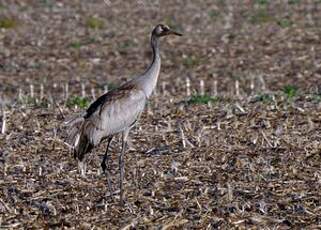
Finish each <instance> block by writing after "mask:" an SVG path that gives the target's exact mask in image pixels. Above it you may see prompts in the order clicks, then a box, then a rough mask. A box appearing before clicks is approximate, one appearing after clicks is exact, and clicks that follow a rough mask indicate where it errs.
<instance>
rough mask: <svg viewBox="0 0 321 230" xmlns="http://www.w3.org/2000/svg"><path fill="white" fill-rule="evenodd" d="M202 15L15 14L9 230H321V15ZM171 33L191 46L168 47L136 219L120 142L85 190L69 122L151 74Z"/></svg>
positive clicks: (266, 6) (0, 32) (304, 7)
mask: <svg viewBox="0 0 321 230" xmlns="http://www.w3.org/2000/svg"><path fill="white" fill-rule="evenodd" d="M199 2H201V3H199ZM199 2H198V1H192V0H186V1H177V0H175V1H150V0H143V1H138V0H137V1H131V3H124V2H123V1H119V0H105V1H104V0H93V1H80V0H78V1H77V0H73V1H53V0H41V1H39V0H37V1H36V0H27V1H18V0H15V1H13V0H12V1H9V0H7V1H1V0H0V81H1V83H0V102H1V105H2V106H1V108H2V113H1V119H0V121H1V123H0V125H1V126H3V120H6V130H5V133H4V134H0V188H1V189H0V228H30V229H32V228H36V229H38V228H46V229H48V228H75V229H76V228H77V229H79V228H82V229H96V228H109V229H112V228H124V229H136V228H141V229H148V228H155V229H159V228H160V229H186V228H187V229H190V228H192V229H194V228H196V229H216V228H221V229H236V228H240V229H260V228H264V227H267V228H274V227H275V228H278V229H292V228H308V229H316V228H320V226H321V203H320V201H321V192H320V186H321V168H320V165H321V144H320V141H321V133H320V130H321V129H320V128H321V87H320V85H321V69H320V68H321V43H320V36H321V27H320V26H321V14H320V12H321V2H320V1H318V0H314V1H313V0H306V1H300V0H289V1H268V0H256V1H254V0H247V1H221V0H216V1H210V0H204V1H199ZM158 23H166V24H168V25H170V26H171V27H173V28H175V29H176V30H178V31H181V32H183V33H184V36H183V37H181V38H178V37H171V38H166V39H163V41H162V44H161V46H162V47H161V50H162V70H161V76H160V80H159V82H158V88H157V92H156V93H155V95H154V96H153V97H152V99H151V100H150V103H149V104H148V105H147V109H146V111H145V112H144V114H143V116H142V119H141V120H140V122H139V124H138V126H137V127H136V128H135V129H133V130H132V131H131V135H130V138H131V140H130V144H129V145H130V150H129V151H128V152H127V153H126V156H125V162H126V182H125V197H126V204H125V206H123V207H122V206H120V205H119V197H118V196H117V195H118V194H116V195H114V196H109V194H108V190H107V187H106V177H105V176H104V175H102V174H101V170H100V162H101V159H102V155H103V153H104V148H105V145H106V144H105V143H103V144H101V145H100V147H99V148H97V149H95V151H94V152H93V153H92V154H90V155H89V156H88V159H87V161H88V166H87V177H86V178H82V177H81V176H80V175H79V173H78V170H77V163H76V161H75V160H74V159H73V157H72V154H71V153H70V151H69V149H68V147H67V146H66V145H65V144H64V132H65V130H64V127H62V125H61V124H62V122H63V120H64V119H65V118H66V117H69V116H71V115H72V114H74V113H76V112H79V111H81V109H79V106H80V107H81V106H83V104H82V103H84V104H86V102H87V100H89V101H91V100H93V97H97V96H98V94H101V93H102V92H103V90H104V86H105V85H108V87H109V88H111V87H115V86H117V85H119V84H121V83H123V82H124V81H126V80H128V79H131V78H132V77H133V76H134V75H135V74H139V73H141V72H142V71H143V70H144V68H146V66H147V65H148V64H149V62H150V57H151V51H150V47H149V33H150V31H151V29H152V28H153V26H154V25H156V24H158ZM187 78H188V79H190V81H191V91H192V94H194V96H193V97H191V96H189V95H187V94H186V91H187V90H186V79H187ZM200 81H203V82H204V84H205V93H206V94H208V95H212V96H215V97H213V98H210V99H213V100H212V101H211V102H209V103H207V101H208V98H207V99H206V97H199V96H195V95H199V94H200V90H199V88H200V86H199V85H200ZM215 84H217V89H215V88H216V87H215ZM66 85H68V90H66ZM237 85H239V87H237ZM41 87H43V90H41V89H40V88H41ZM82 87H84V90H82ZM31 88H33V90H31ZM31 91H34V92H33V93H31ZM41 91H42V92H41ZM93 93H94V95H93ZM32 94H33V95H32ZM75 96H76V99H79V100H83V102H79V101H77V102H76V103H74V102H72V100H71V99H70V98H74V99H75ZM200 98H201V99H200ZM195 100H202V101H201V102H200V101H198V102H200V103H195ZM70 101H71V102H72V103H71V102H70ZM204 101H205V102H204ZM74 104H76V105H77V106H74ZM4 112H5V115H6V116H5V117H6V118H5V119H4V115H3V114H4ZM119 151H120V145H119V139H117V140H116V141H114V142H113V144H112V153H113V154H112V162H111V165H110V170H111V174H112V178H111V179H112V181H113V187H114V189H115V190H116V191H117V189H118V164H117V162H118V160H117V156H118V153H119Z"/></svg>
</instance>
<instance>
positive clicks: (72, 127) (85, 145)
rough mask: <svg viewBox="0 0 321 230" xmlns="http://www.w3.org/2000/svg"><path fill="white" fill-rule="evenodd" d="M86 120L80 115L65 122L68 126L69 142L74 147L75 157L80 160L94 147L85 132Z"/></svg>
mask: <svg viewBox="0 0 321 230" xmlns="http://www.w3.org/2000/svg"><path fill="white" fill-rule="evenodd" d="M84 121H85V119H84V117H83V116H78V117H75V118H72V119H70V120H68V121H66V122H64V124H65V126H66V127H68V130H67V133H68V136H67V143H68V144H69V145H70V146H71V147H72V151H73V154H74V157H75V158H76V159H78V160H80V161H82V160H83V158H84V155H85V154H86V153H88V152H89V151H91V149H92V148H93V145H92V144H91V143H90V141H89V140H88V138H87V136H86V135H85V133H84Z"/></svg>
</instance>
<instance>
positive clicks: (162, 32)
mask: <svg viewBox="0 0 321 230" xmlns="http://www.w3.org/2000/svg"><path fill="white" fill-rule="evenodd" d="M152 34H153V35H155V36H157V37H163V36H167V35H170V34H173V35H177V36H182V35H183V34H181V33H178V32H176V31H174V30H171V29H170V28H169V26H167V25H163V24H158V25H157V26H156V27H155V28H154V30H153V32H152Z"/></svg>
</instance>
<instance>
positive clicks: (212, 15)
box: [208, 10, 220, 19]
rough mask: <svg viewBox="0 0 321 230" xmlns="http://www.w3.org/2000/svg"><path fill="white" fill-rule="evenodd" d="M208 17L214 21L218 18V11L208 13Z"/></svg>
mask: <svg viewBox="0 0 321 230" xmlns="http://www.w3.org/2000/svg"><path fill="white" fill-rule="evenodd" d="M208 16H209V17H210V18H212V19H216V18H217V17H219V16H220V12H219V11H218V10H211V11H210V12H208Z"/></svg>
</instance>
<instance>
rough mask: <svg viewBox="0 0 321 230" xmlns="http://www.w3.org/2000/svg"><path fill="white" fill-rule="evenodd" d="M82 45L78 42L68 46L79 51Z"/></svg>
mask: <svg viewBox="0 0 321 230" xmlns="http://www.w3.org/2000/svg"><path fill="white" fill-rule="evenodd" d="M82 45H83V44H82V43H81V42H80V41H74V42H71V43H70V45H69V46H70V47H71V48H74V49H80V47H82Z"/></svg>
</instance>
